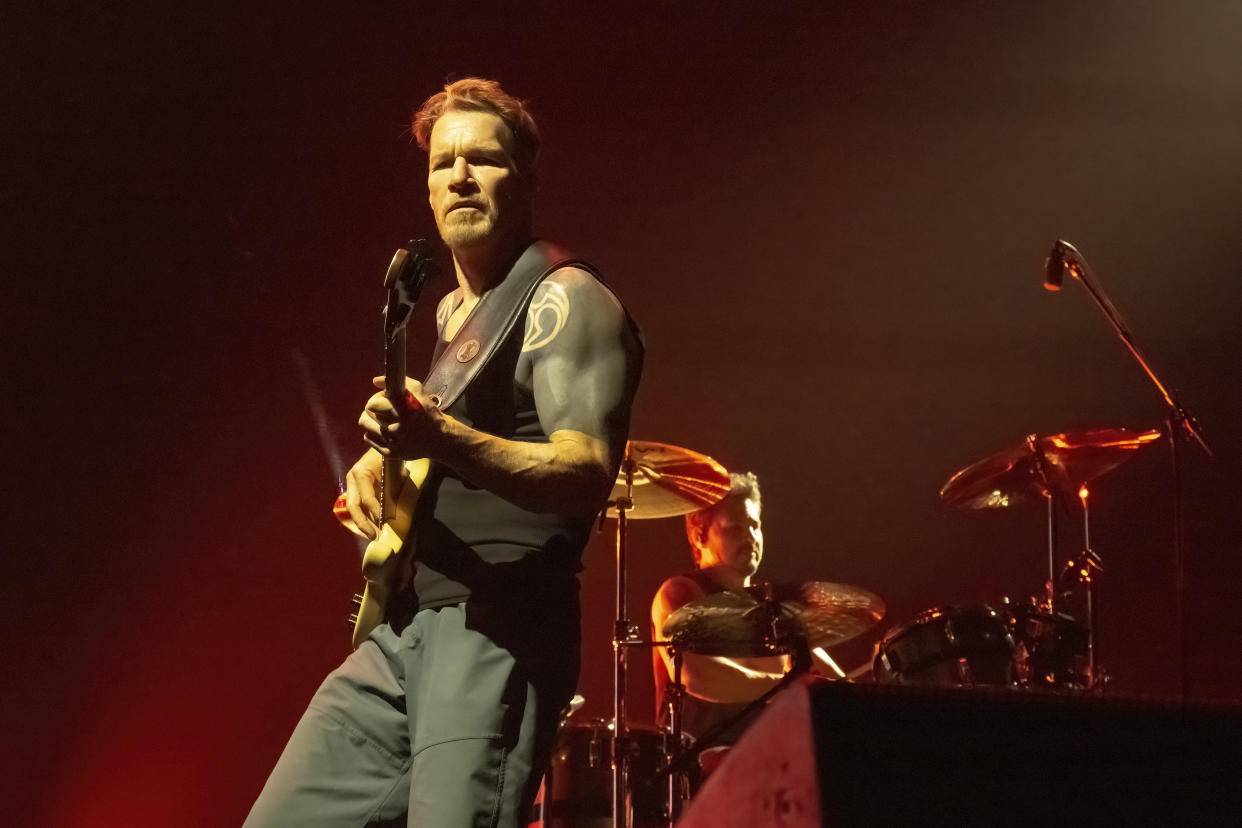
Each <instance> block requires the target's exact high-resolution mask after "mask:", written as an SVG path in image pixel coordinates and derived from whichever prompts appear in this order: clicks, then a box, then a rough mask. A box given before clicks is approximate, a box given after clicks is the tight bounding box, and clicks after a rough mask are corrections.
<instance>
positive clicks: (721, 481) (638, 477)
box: [608, 440, 729, 520]
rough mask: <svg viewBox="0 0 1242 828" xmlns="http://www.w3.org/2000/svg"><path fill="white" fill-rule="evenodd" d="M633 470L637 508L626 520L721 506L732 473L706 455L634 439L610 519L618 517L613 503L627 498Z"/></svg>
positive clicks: (615, 489) (628, 447)
mask: <svg viewBox="0 0 1242 828" xmlns="http://www.w3.org/2000/svg"><path fill="white" fill-rule="evenodd" d="M627 464H628V465H629V467H630V468H632V469H633V474H634V487H633V493H632V494H631V495H630V497H631V500H632V501H633V504H634V505H633V508H631V509H629V510H628V511H627V512H626V517H627V518H629V519H631V520H633V519H636V518H637V519H643V518H663V517H674V516H676V515H684V514H686V513H687V512H695V511H698V510H699V509H703V508H705V507H707V506H711V505H712V504H714V503H717V502H718V501H719V500H720V499H721V498H723V497H724V496H725V495H727V494H728V493H729V473H728V472H727V471H725V468H724V466H722V465H720V464H719V463H717V462H716V461H715V460H713V459H712V458H710V457H708V456H707V455H706V454H699V453H698V452H697V451H691V450H690V449H684V448H679V447H677V446H670V445H666V444H664V443H647V442H642V441H639V440H631V441H629V442H628V443H626V444H625V460H624V461H623V462H622V463H621V470H620V472H619V473H618V474H617V482H616V484H615V485H614V486H613V487H612V494H610V495H609V496H608V501H609V506H608V517H616V516H617V510H616V507H615V506H613V505H612V504H614V503H616V501H618V500H620V499H621V498H623V497H625V493H626V485H625V476H626V467H627Z"/></svg>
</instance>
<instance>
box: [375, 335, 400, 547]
mask: <svg viewBox="0 0 1242 828" xmlns="http://www.w3.org/2000/svg"><path fill="white" fill-rule="evenodd" d="M405 354H406V351H405V328H404V327H402V328H398V329H397V330H396V331H394V332H393V334H392V337H391V338H390V339H389V340H388V341H387V342H385V343H384V396H386V397H387V398H388V401H389V402H390V403H392V404H393V406H394V407H395V408H397V409H398V410H400V409H401V408H402V407H403V406H404V405H405V377H406V371H405V367H406V366H405ZM403 464H404V461H403V460H401V459H399V458H395V457H385V458H384V471H383V474H384V479H383V481H382V484H383V485H382V487H381V496H380V511H381V515H382V517H383V519H384V521H385V522H387V521H390V520H392V519H393V517H395V516H396V514H397V491H396V487H395V486H390V485H388V483H389V481H394V482H395V481H397V480H400V479H401V467H402V465H403Z"/></svg>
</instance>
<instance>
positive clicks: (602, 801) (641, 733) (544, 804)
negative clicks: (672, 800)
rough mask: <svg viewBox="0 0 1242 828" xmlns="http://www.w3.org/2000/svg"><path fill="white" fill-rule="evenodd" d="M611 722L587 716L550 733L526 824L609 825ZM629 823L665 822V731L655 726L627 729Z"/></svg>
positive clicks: (647, 826) (652, 826) (557, 827)
mask: <svg viewBox="0 0 1242 828" xmlns="http://www.w3.org/2000/svg"><path fill="white" fill-rule="evenodd" d="M612 737H613V728H612V722H610V721H606V720H603V719H592V720H588V721H586V722H583V723H580V724H570V725H565V726H563V727H562V728H561V729H560V732H559V733H558V734H557V736H556V744H555V746H554V747H553V749H552V758H551V761H550V762H549V763H548V770H547V772H546V773H545V774H544V777H543V785H542V786H541V787H540V789H539V798H538V799H537V800H536V803H535V814H534V819H533V820H532V822H531V823H530V826H531V828H534V826H540V828H612ZM630 738H631V739H632V740H633V745H634V747H633V758H632V759H631V761H630V769H629V791H630V805H631V808H632V809H633V818H632V822H631V824H632V825H634V826H635V828H657V826H664V825H668V818H667V816H666V812H667V807H668V805H667V802H668V784H667V782H666V781H665V780H666V777H664V776H660V775H659V772H660V770H661V768H663V767H664V766H665V761H666V760H665V753H664V746H665V740H666V738H667V737H666V736H665V734H664V733H663V731H658V730H636V729H631V730H630Z"/></svg>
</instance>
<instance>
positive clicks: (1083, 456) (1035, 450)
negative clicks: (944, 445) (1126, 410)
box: [940, 428, 1163, 509]
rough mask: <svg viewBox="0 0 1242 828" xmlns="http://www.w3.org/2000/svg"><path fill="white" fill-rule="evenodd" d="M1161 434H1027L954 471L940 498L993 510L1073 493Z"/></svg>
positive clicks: (1108, 430) (1109, 430)
mask: <svg viewBox="0 0 1242 828" xmlns="http://www.w3.org/2000/svg"><path fill="white" fill-rule="evenodd" d="M1162 433H1163V432H1161V431H1159V430H1151V431H1132V430H1129V429H1124V428H1097V429H1090V430H1086V431H1069V432H1065V433H1063V434H1053V435H1051V436H1049V437H1039V436H1037V435H1035V434H1031V435H1028V436H1027V438H1026V440H1024V441H1023V443H1022V444H1021V445H1018V446H1013V447H1011V448H1007V449H1003V450H1001V451H998V452H996V453H995V454H993V455H991V456H989V457H985V458H983V459H982V460H980V461H978V462H977V463H973V464H971V465H969V466H967V467H966V468H964V469H962V470H961V471H959V472H958V473H957V474H955V475H953V476H952V477H951V478H949V482H947V483H945V484H944V486H943V487H942V488H941V489H940V499H941V500H942V501H944V503H945V504H946V505H949V506H955V507H957V508H961V509H996V508H1004V507H1006V506H1012V505H1013V504H1015V503H1021V502H1023V501H1027V500H1032V499H1036V498H1042V497H1044V496H1045V495H1046V494H1055V493H1062V494H1074V493H1075V492H1077V491H1078V488H1079V487H1080V486H1082V485H1083V484H1084V483H1090V482H1091V481H1092V480H1095V479H1096V478H1097V477H1100V476H1101V475H1104V474H1107V473H1108V472H1110V471H1112V470H1113V469H1115V468H1117V466H1120V465H1121V464H1122V463H1124V462H1125V461H1127V460H1129V459H1130V458H1131V457H1133V456H1134V453H1135V452H1136V451H1138V450H1139V449H1141V448H1142V447H1143V446H1145V445H1147V444H1148V443H1150V442H1152V441H1153V440H1155V439H1157V438H1159V437H1160V435H1161V434H1162Z"/></svg>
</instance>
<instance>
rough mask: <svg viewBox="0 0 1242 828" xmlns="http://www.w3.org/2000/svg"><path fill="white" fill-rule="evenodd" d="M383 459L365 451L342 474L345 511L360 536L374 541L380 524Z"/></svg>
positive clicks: (376, 454) (373, 451) (369, 451)
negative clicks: (350, 467)
mask: <svg viewBox="0 0 1242 828" xmlns="http://www.w3.org/2000/svg"><path fill="white" fill-rule="evenodd" d="M383 468H384V458H383V456H382V455H381V454H380V453H379V452H378V451H376V450H375V449H367V453H366V454H364V455H362V457H361V458H360V459H359V460H358V462H357V463H355V464H354V467H353V468H352V469H350V470H349V473H348V474H346V475H345V508H347V509H349V516H350V518H352V519H353V521H354V525H355V526H357V527H358V529H359V531H361V532H362V534H364V535H366V536H367V537H368V538H370V539H371V540H375V537H376V535H378V534H379V523H380V502H379V491H380V480H381V479H382V477H383Z"/></svg>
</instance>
